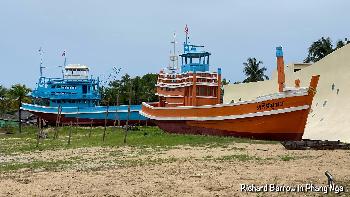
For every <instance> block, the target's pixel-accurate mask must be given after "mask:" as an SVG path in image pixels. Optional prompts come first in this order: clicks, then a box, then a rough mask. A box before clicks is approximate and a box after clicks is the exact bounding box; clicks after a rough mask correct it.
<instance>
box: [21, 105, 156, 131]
mask: <svg viewBox="0 0 350 197" xmlns="http://www.w3.org/2000/svg"><path fill="white" fill-rule="evenodd" d="M127 108H128V107H127V106H110V107H108V109H107V107H105V106H97V107H85V108H76V107H63V108H62V112H61V115H60V116H61V117H60V119H59V121H58V111H59V110H58V108H57V107H45V106H39V105H31V104H25V103H24V104H23V105H22V107H21V109H22V110H25V111H28V112H30V113H32V114H34V115H36V116H37V117H38V118H42V119H43V120H45V121H46V123H47V124H49V125H56V124H57V123H59V124H63V125H69V124H79V125H95V126H102V125H105V121H106V125H108V126H111V125H118V124H119V125H121V126H122V125H125V124H126V123H127V120H128V124H129V125H149V124H150V121H149V120H148V118H146V117H144V116H142V115H141V114H140V113H139V111H140V109H141V106H140V105H133V106H131V110H130V113H129V115H128V110H127ZM107 112H108V113H107Z"/></svg>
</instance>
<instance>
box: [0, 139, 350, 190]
mask: <svg viewBox="0 0 350 197" xmlns="http://www.w3.org/2000/svg"><path fill="white" fill-rule="evenodd" d="M0 161H1V162H3V163H11V162H12V163H21V164H23V163H24V164H26V163H27V164H30V163H31V162H37V163H38V162H40V161H53V162H54V161H56V163H55V164H57V166H54V167H52V166H51V168H47V166H46V167H45V166H40V165H38V166H37V167H35V168H20V169H17V170H15V171H4V172H1V173H0V196H247V195H248V196H250V195H252V196H271V195H278V196H279V195H282V196H299V195H303V196H305V195H307V196H309V195H310V196H319V195H322V194H323V193H320V192H318V193H317V192H316V193H315V192H307V193H286V192H282V193H271V192H266V193H248V192H241V190H240V187H241V185H240V184H250V185H251V184H254V185H256V186H258V185H265V184H277V185H288V186H296V185H298V184H308V183H312V184H315V185H319V186H325V185H326V184H327V178H326V176H325V175H324V173H325V171H329V172H330V173H331V174H332V175H333V177H334V179H335V183H336V184H340V185H342V186H344V187H345V189H349V188H348V187H350V151H349V150H334V151H331V150H324V151H315V150H306V151H288V150H285V149H284V147H283V146H282V145H280V144H245V143H239V144H231V145H227V146H224V147H215V146H214V147H208V146H207V147H189V146H179V147H175V148H161V147H159V148H133V147H118V148H78V149H67V150H58V151H57V150H56V151H38V152H34V153H30V154H29V153H26V154H15V155H10V156H9V155H6V156H4V155H3V156H1V155H0ZM64 161H69V163H67V162H64ZM341 194H342V195H345V196H346V195H350V194H349V193H348V192H345V193H344V192H343V193H341Z"/></svg>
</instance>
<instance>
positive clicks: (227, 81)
mask: <svg viewBox="0 0 350 197" xmlns="http://www.w3.org/2000/svg"><path fill="white" fill-rule="evenodd" d="M221 84H222V85H228V84H230V80H226V79H225V78H224V79H222V82H221Z"/></svg>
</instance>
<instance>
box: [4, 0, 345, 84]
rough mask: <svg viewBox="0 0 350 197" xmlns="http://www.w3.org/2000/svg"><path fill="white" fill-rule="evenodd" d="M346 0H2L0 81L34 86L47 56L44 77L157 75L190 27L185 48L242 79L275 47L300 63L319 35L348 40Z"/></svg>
mask: <svg viewBox="0 0 350 197" xmlns="http://www.w3.org/2000/svg"><path fill="white" fill-rule="evenodd" d="M349 8H350V1H349V0H328V1H326V0H293V1H292V0H289V1H287V0H284V1H281V0H264V1H262V0H241V1H237V0H220V1H219V0H218V1H197V0H192V1H189V0H187V1H185V0H176V1H166V0H147V1H142V0H139V1H135V0H128V1H119V0H108V1H107V0H59V1H47V0H22V1H19V0H1V1H0V68H1V69H0V84H1V85H5V86H6V87H10V86H11V85H12V84H15V83H24V84H26V85H27V86H29V87H31V88H33V87H35V83H36V82H37V80H38V77H39V63H40V56H39V54H38V49H39V48H40V47H42V48H43V49H44V51H45V54H44V65H45V66H47V69H45V70H44V75H45V76H56V77H58V76H60V70H59V68H58V67H57V66H60V65H62V64H63V58H62V56H61V54H62V52H63V50H65V49H66V50H67V58H68V61H67V63H79V64H86V65H88V66H90V68H91V72H92V74H93V75H94V76H103V75H107V74H108V73H110V72H111V70H112V67H113V66H117V67H121V68H122V74H124V73H129V74H130V75H132V76H135V75H143V74H146V73H150V72H151V73H156V72H158V71H159V70H160V69H161V68H163V67H165V66H166V65H167V64H168V62H169V61H168V56H169V51H170V49H171V45H170V41H171V39H172V34H173V32H174V31H175V32H176V33H177V40H178V49H179V50H181V49H182V46H181V45H180V44H181V43H182V42H183V41H184V38H185V36H184V26H185V24H188V27H189V32H190V39H191V43H193V44H201V45H205V46H206V49H207V50H208V51H209V52H211V53H212V56H211V69H212V70H216V69H217V68H218V67H221V68H222V72H223V77H225V78H227V79H229V80H231V82H234V81H241V80H243V79H244V75H243V72H242V68H243V66H242V63H243V62H244V61H246V59H247V58H248V57H256V58H257V59H258V60H261V61H263V62H264V64H263V66H265V67H267V69H268V75H271V73H272V71H273V70H274V69H275V68H276V65H275V47H276V46H278V45H282V46H283V47H284V55H285V61H286V63H289V62H301V61H302V60H303V59H304V58H305V57H306V55H307V48H308V46H309V45H310V44H311V43H312V42H313V41H315V40H317V39H318V38H320V37H322V36H325V37H326V36H329V37H331V38H332V40H333V41H334V42H335V41H337V40H338V39H344V38H345V37H350V35H349V34H350V25H349V24H350V23H349V20H350V12H349V10H350V9H349Z"/></svg>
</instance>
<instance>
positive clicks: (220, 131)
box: [153, 109, 309, 141]
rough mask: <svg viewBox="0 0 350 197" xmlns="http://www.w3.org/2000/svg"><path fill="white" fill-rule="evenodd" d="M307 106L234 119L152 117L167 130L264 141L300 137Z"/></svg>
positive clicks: (298, 138)
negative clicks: (279, 112) (296, 109)
mask: <svg viewBox="0 0 350 197" xmlns="http://www.w3.org/2000/svg"><path fill="white" fill-rule="evenodd" d="M308 111H309V110H308V109H305V110H299V111H294V112H288V113H281V114H274V115H268V116H260V117H250V118H242V119H234V120H209V121H186V120H183V121H181V120H173V121H172V120H153V121H154V123H155V124H156V125H158V126H159V128H161V129H162V130H164V131H166V132H170V133H180V134H198V135H219V136H235V137H246V138H252V139H264V140H280V141H283V140H301V139H302V136H303V133H304V127H305V123H306V119H305V118H303V117H305V115H307V114H308Z"/></svg>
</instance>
